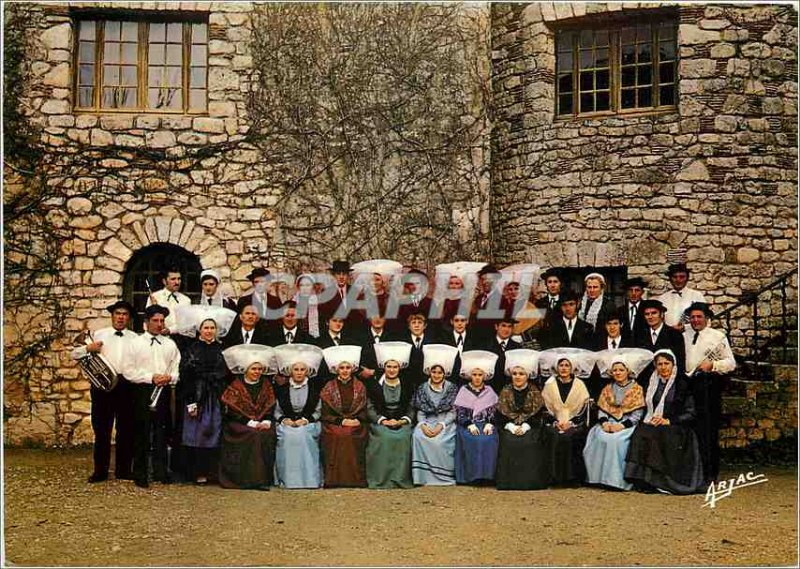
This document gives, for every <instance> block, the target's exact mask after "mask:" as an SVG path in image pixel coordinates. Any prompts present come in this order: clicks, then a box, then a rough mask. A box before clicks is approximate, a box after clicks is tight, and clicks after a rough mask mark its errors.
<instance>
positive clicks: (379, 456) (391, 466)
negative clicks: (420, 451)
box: [367, 424, 414, 488]
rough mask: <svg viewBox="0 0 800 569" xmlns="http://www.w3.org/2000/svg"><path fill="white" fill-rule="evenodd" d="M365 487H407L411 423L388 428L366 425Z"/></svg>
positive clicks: (409, 483) (411, 485)
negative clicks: (367, 426) (367, 428)
mask: <svg viewBox="0 0 800 569" xmlns="http://www.w3.org/2000/svg"><path fill="white" fill-rule="evenodd" d="M367 486H369V487H370V488H411V487H413V486H414V484H413V483H412V482H411V425H403V426H402V427H400V428H399V429H390V428H389V427H384V426H383V425H375V424H372V425H370V427H369V442H368V443H367Z"/></svg>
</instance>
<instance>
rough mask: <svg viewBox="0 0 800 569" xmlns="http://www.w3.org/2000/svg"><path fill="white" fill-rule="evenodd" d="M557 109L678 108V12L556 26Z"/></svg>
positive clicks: (573, 112) (564, 113)
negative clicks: (675, 13)
mask: <svg viewBox="0 0 800 569" xmlns="http://www.w3.org/2000/svg"><path fill="white" fill-rule="evenodd" d="M556 67H557V73H556V115H557V116H559V117H564V118H566V117H569V116H584V115H604V114H614V113H628V112H647V111H661V110H669V109H674V108H675V106H676V101H677V70H678V57H677V18H676V17H675V16H674V15H665V14H660V16H657V17H653V16H650V17H648V18H641V17H640V18H628V19H625V20H618V21H606V22H605V23H597V24H595V25H593V26H582V27H576V26H570V27H564V28H562V29H559V30H558V31H557V32H556Z"/></svg>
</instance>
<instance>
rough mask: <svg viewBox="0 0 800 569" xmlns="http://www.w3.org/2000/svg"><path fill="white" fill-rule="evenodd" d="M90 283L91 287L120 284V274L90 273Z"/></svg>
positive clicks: (109, 272) (106, 272) (112, 272)
mask: <svg viewBox="0 0 800 569" xmlns="http://www.w3.org/2000/svg"><path fill="white" fill-rule="evenodd" d="M90 282H91V284H93V285H104V284H117V283H119V282H120V274H119V273H117V272H114V271H92V277H91V280H90Z"/></svg>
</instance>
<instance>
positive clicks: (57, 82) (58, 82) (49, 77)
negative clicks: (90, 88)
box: [42, 62, 70, 88]
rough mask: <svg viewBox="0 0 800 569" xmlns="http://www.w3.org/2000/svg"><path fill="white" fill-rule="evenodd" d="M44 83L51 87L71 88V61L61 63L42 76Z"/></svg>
mask: <svg viewBox="0 0 800 569" xmlns="http://www.w3.org/2000/svg"><path fill="white" fill-rule="evenodd" d="M42 83H44V84H45V85H49V86H51V87H62V88H69V86H70V71H69V63H66V62H64V63H59V64H58V65H56V66H55V67H53V68H52V69H50V71H48V72H47V74H46V75H45V76H44V77H42Z"/></svg>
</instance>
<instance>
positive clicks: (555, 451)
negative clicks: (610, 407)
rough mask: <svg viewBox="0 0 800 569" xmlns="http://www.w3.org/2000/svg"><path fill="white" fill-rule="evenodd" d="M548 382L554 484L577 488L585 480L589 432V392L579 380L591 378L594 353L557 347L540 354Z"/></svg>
mask: <svg viewBox="0 0 800 569" xmlns="http://www.w3.org/2000/svg"><path fill="white" fill-rule="evenodd" d="M540 362H541V363H540V365H541V367H542V370H543V371H544V372H547V371H550V372H551V373H552V374H553V375H552V376H550V378H549V379H548V380H547V381H546V382H545V384H544V388H543V389H542V397H543V398H544V404H545V406H546V407H547V411H548V413H550V417H549V418H548V419H546V421H547V423H548V424H549V425H551V430H550V434H551V444H552V446H551V455H550V466H551V475H552V483H553V484H563V485H569V486H578V485H580V484H581V483H582V482H583V480H584V479H585V478H586V467H585V466H584V463H583V447H584V445H585V444H586V433H587V432H588V430H589V427H588V423H589V410H590V406H589V391H588V390H587V389H586V384H585V383H584V382H583V381H582V380H581V379H580V378H579V377H578V376H579V375H580V376H582V377H588V376H589V374H590V373H591V370H592V368H594V362H595V354H594V353H593V352H590V351H588V350H582V349H580V348H554V349H551V350H545V351H544V352H541V354H540Z"/></svg>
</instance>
